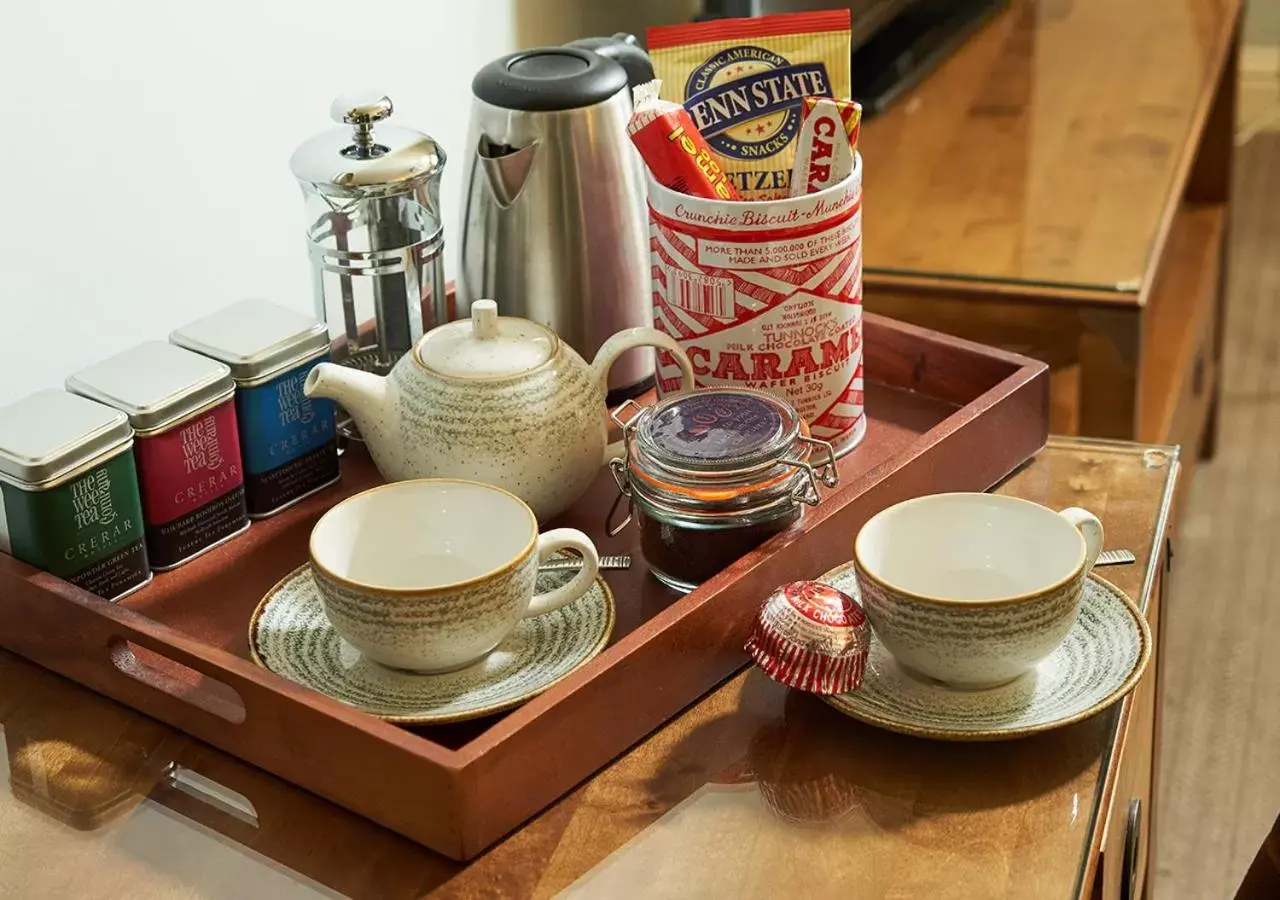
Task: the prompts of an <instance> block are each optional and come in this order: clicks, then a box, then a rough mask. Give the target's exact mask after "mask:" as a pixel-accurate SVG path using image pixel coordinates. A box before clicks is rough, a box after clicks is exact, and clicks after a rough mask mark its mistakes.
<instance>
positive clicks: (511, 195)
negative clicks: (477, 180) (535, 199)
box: [476, 135, 538, 209]
mask: <svg viewBox="0 0 1280 900" xmlns="http://www.w3.org/2000/svg"><path fill="white" fill-rule="evenodd" d="M537 153H538V142H537V141H534V142H533V143H532V144H530V145H529V146H527V147H520V148H515V147H511V146H509V145H507V144H499V143H496V142H495V141H492V140H490V139H489V138H488V137H487V136H483V135H482V136H481V138H480V144H479V146H478V147H476V156H478V157H479V162H480V167H481V168H482V169H483V170H484V174H485V180H486V181H487V182H488V183H489V191H490V193H492V194H493V199H494V200H496V201H497V202H498V205H499V206H501V207H502V208H503V209H506V208H507V207H509V206H510V205H511V204H513V203H515V202H516V200H517V199H519V197H520V192H521V191H523V190H524V186H525V183H526V182H527V181H528V180H529V171H530V170H531V169H532V168H533V161H534V159H535V158H536V156H537Z"/></svg>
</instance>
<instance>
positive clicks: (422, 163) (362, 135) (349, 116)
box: [289, 91, 445, 196]
mask: <svg viewBox="0 0 1280 900" xmlns="http://www.w3.org/2000/svg"><path fill="white" fill-rule="evenodd" d="M392 108H393V107H392V104H391V98H390V97H388V96H386V95H385V94H380V93H378V92H376V91H367V92H363V93H359V94H348V95H344V96H341V97H338V98H337V99H336V100H334V101H333V104H332V105H331V106H330V107H329V115H330V117H331V118H332V119H333V120H334V121H335V122H340V123H343V124H345V125H346V126H348V127H346V128H332V129H330V130H328V131H325V132H322V133H321V134H318V135H316V136H315V137H313V138H311V139H310V140H308V141H306V142H304V143H303V144H302V146H300V147H299V148H298V149H297V150H295V151H294V154H293V156H292V157H290V159H289V168H290V169H292V170H293V175H294V177H295V178H297V179H298V180H299V181H301V182H303V183H304V184H309V185H313V186H314V187H315V188H316V190H318V191H320V192H321V193H323V194H332V195H339V196H364V195H372V196H376V195H386V194H399V193H403V192H406V191H410V190H413V188H414V187H416V186H417V185H418V184H420V183H421V182H423V181H426V180H429V179H432V178H435V177H437V176H439V174H440V171H441V170H442V169H443V168H444V164H445V153H444V150H443V149H442V148H441V147H440V145H439V144H437V143H436V142H435V140H434V139H433V138H431V137H430V136H429V135H426V134H423V133H422V132H420V131H414V130H413V129H412V128H402V127H400V126H399V125H389V124H385V120H386V119H387V118H388V117H389V116H390V115H391V112H392Z"/></svg>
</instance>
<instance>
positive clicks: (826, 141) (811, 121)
mask: <svg viewBox="0 0 1280 900" xmlns="http://www.w3.org/2000/svg"><path fill="white" fill-rule="evenodd" d="M802 109H803V118H802V119H801V121H800V136H799V137H798V138H796V161H795V166H794V168H793V169H792V170H791V196H793V197H800V196H803V195H804V194H816V193H817V192H818V191H821V190H825V189H826V188H829V187H831V186H833V185H836V184H839V183H840V182H841V181H844V179H846V178H848V177H849V174H850V173H851V172H852V171H853V154H854V153H855V152H857V149H858V129H859V126H860V123H861V121H862V107H861V105H859V104H858V103H856V102H854V101H853V100H832V99H831V98H830V97H805V98H804V102H803V106H802Z"/></svg>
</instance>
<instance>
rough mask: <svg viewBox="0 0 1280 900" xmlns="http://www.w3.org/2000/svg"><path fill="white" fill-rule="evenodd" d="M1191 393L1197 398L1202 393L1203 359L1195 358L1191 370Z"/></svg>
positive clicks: (1201, 357) (1200, 357)
mask: <svg viewBox="0 0 1280 900" xmlns="http://www.w3.org/2000/svg"><path fill="white" fill-rule="evenodd" d="M1191 393H1192V394H1193V395H1194V396H1195V397H1197V398H1198V397H1199V396H1200V395H1201V394H1202V393H1204V357H1203V356H1197V357H1196V365H1195V368H1193V369H1192V370H1191Z"/></svg>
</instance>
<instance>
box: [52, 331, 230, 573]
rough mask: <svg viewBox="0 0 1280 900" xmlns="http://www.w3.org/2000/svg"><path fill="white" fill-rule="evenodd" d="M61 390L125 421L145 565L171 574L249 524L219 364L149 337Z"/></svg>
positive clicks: (226, 376) (225, 375)
mask: <svg viewBox="0 0 1280 900" xmlns="http://www.w3.org/2000/svg"><path fill="white" fill-rule="evenodd" d="M67 390H69V391H71V392H73V393H76V394H82V395H84V396H86V397H89V398H90V399H92V400H97V401H98V402H100V403H105V404H107V405H108V406H114V407H115V408H117V409H119V410H122V411H123V412H124V413H125V414H126V415H128V417H129V422H130V424H131V425H132V426H133V429H134V433H135V442H134V455H135V457H136V459H137V464H138V483H139V484H138V486H139V489H140V491H141V494H142V513H143V522H144V524H145V529H146V540H147V555H148V557H149V558H150V560H151V566H152V568H154V569H157V570H163V569H172V568H174V567H175V566H179V565H181V564H182V563H184V562H186V561H188V560H190V559H193V558H194V557H196V556H199V555H200V554H201V553H204V552H205V551H207V550H210V549H212V548H213V547H216V546H217V545H218V544H221V543H222V542H223V541H226V540H229V539H231V538H232V537H235V536H236V535H237V534H240V533H241V532H242V531H244V530H245V529H246V528H248V527H249V517H248V512H247V509H246V507H245V489H244V467H243V465H242V463H241V458H240V436H239V433H238V429H237V426H236V410H235V403H234V394H235V382H234V381H233V380H232V378H231V370H230V369H229V368H228V367H227V366H225V365H224V364H222V363H220V362H218V361H216V360H212V359H208V358H206V357H203V356H200V355H199V354H197V353H192V352H190V351H189V350H183V349H182V348H180V347H175V346H173V345H172V344H167V343H163V342H160V341H149V342H147V343H144V344H139V345H138V346H136V347H134V348H132V349H130V350H126V351H125V352H123V353H119V354H117V355H115V356H113V357H111V358H109V359H105V360H103V361H102V362H100V363H98V364H96V365H93V366H90V367H89V368H87V369H82V370H81V371H79V372H77V373H76V374H74V375H72V376H71V377H70V378H68V379H67Z"/></svg>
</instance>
